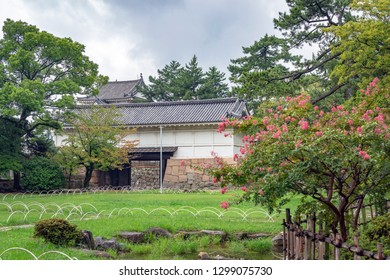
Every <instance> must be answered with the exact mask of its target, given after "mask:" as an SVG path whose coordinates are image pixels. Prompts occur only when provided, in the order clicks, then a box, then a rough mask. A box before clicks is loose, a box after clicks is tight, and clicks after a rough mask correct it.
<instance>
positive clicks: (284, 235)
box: [283, 219, 287, 260]
mask: <svg viewBox="0 0 390 280" xmlns="http://www.w3.org/2000/svg"><path fill="white" fill-rule="evenodd" d="M286 259H287V235H286V219H283V260H286Z"/></svg>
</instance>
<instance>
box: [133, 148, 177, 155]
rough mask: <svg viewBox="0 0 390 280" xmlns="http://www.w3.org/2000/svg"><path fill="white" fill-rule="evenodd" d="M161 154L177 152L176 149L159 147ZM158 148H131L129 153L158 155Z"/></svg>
mask: <svg viewBox="0 0 390 280" xmlns="http://www.w3.org/2000/svg"><path fill="white" fill-rule="evenodd" d="M161 148H162V151H163V153H174V152H176V151H177V147H161ZM159 152H160V147H142V148H139V147H135V148H132V149H131V151H130V153H132V154H136V153H159Z"/></svg>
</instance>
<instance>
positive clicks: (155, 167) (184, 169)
mask: <svg viewBox="0 0 390 280" xmlns="http://www.w3.org/2000/svg"><path fill="white" fill-rule="evenodd" d="M227 161H228V162H229V160H227ZM231 163H233V161H232V160H231ZM208 164H209V165H211V166H213V165H215V162H214V159H212V158H205V159H185V160H182V159H169V160H167V167H166V170H165V175H164V182H163V187H164V189H172V190H182V191H196V190H202V189H219V186H218V185H216V184H213V182H212V181H213V178H212V177H211V176H209V175H207V174H205V173H204V172H203V171H201V170H198V169H196V168H194V166H200V165H208ZM80 171H81V172H79V173H77V174H75V175H73V176H72V181H71V184H70V185H68V187H71V188H74V187H76V188H77V187H78V188H80V187H81V185H82V178H83V170H80ZM91 185H92V186H104V185H110V176H109V173H108V172H100V171H94V173H93V176H92V179H91ZM131 187H132V188H134V189H140V190H148V189H159V188H160V162H159V161H132V162H131Z"/></svg>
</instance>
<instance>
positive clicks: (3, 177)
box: [0, 170, 14, 181]
mask: <svg viewBox="0 0 390 280" xmlns="http://www.w3.org/2000/svg"><path fill="white" fill-rule="evenodd" d="M13 179H14V172H13V171H12V170H9V171H7V172H5V173H3V174H0V180H3V181H9V180H13Z"/></svg>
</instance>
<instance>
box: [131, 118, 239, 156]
mask: <svg viewBox="0 0 390 280" xmlns="http://www.w3.org/2000/svg"><path fill="white" fill-rule="evenodd" d="M126 139H128V140H138V141H139V144H138V147H159V146H160V129H159V128H158V127H156V128H147V127H145V128H138V129H137V131H136V132H135V133H133V134H131V135H129V136H127V137H126ZM162 145H163V146H176V147H178V150H177V151H176V153H175V154H174V157H173V158H175V159H187V158H211V157H212V155H211V152H212V151H214V152H215V153H217V154H218V155H219V156H221V157H227V158H229V157H233V155H234V150H235V149H234V137H232V136H228V137H225V136H224V135H223V134H220V133H218V132H217V127H216V126H183V127H179V126H178V127H164V128H163V136H162Z"/></svg>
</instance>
